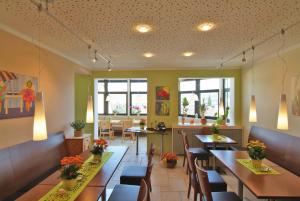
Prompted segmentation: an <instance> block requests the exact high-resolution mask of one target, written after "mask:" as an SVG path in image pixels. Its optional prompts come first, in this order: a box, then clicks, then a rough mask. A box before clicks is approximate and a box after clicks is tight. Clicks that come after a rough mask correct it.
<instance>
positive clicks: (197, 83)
mask: <svg viewBox="0 0 300 201" xmlns="http://www.w3.org/2000/svg"><path fill="white" fill-rule="evenodd" d="M204 79H213V78H194V79H193V78H187V79H185V78H183V79H182V80H181V78H179V86H178V89H179V90H178V103H179V104H178V116H183V114H182V113H181V107H182V103H181V95H182V94H186V93H195V94H196V95H197V96H198V97H199V101H195V108H194V115H187V116H188V117H194V116H195V114H196V113H198V115H199V111H198V108H199V106H200V104H201V93H218V100H220V90H221V91H222V96H223V97H225V93H230V88H225V79H227V78H218V79H221V81H222V88H221V89H220V88H219V89H208V90H200V83H201V82H200V80H204ZM191 80H195V81H196V90H191V91H180V82H182V81H191ZM223 104H224V106H226V104H227V103H226V100H225V98H223ZM219 112H220V103H219V102H218V113H219ZM205 118H206V119H212V120H216V119H217V117H215V116H205Z"/></svg>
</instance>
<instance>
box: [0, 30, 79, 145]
mask: <svg viewBox="0 0 300 201" xmlns="http://www.w3.org/2000/svg"><path fill="white" fill-rule="evenodd" d="M41 67H42V73H41V78H40V79H41V83H40V84H41V86H40V89H41V88H42V90H43V91H44V95H45V106H46V118H47V127H48V133H53V132H57V131H61V130H65V129H68V128H69V122H70V121H72V120H73V119H74V107H75V106H74V79H75V78H74V74H75V67H77V66H76V65H75V64H74V63H72V62H70V61H68V60H66V59H63V58H62V57H59V56H57V55H55V54H53V53H50V52H49V51H46V50H42V51H41ZM0 69H1V70H7V71H11V72H15V73H20V74H25V75H31V76H37V75H38V50H37V47H36V46H34V45H33V44H31V43H29V42H26V41H25V40H22V39H20V38H17V37H15V36H13V35H11V34H9V33H7V32H4V31H2V30H0ZM32 127H33V118H32V117H27V118H17V119H8V120H0V148H2V147H6V146H10V145H14V144H18V143H21V142H24V141H27V140H30V139H32Z"/></svg>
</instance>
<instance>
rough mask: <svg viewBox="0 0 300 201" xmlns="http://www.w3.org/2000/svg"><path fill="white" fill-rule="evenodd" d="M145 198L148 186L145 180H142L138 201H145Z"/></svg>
mask: <svg viewBox="0 0 300 201" xmlns="http://www.w3.org/2000/svg"><path fill="white" fill-rule="evenodd" d="M147 197H148V186H147V184H146V182H145V180H144V179H142V181H141V188H140V192H139V197H138V201H147Z"/></svg>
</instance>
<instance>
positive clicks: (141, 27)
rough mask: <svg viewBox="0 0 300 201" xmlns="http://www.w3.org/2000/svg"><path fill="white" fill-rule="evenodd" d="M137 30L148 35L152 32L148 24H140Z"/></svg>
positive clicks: (136, 27)
mask: <svg viewBox="0 0 300 201" xmlns="http://www.w3.org/2000/svg"><path fill="white" fill-rule="evenodd" d="M135 30H137V31H138V32H140V33H148V32H150V31H151V30H152V27H151V26H150V25H148V24H138V25H137V26H135Z"/></svg>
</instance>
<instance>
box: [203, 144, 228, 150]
mask: <svg viewBox="0 0 300 201" xmlns="http://www.w3.org/2000/svg"><path fill="white" fill-rule="evenodd" d="M206 148H207V150H212V149H215V150H227V149H228V147H227V146H224V145H217V146H216V147H214V146H213V145H207V146H206ZM229 148H230V147H229Z"/></svg>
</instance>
